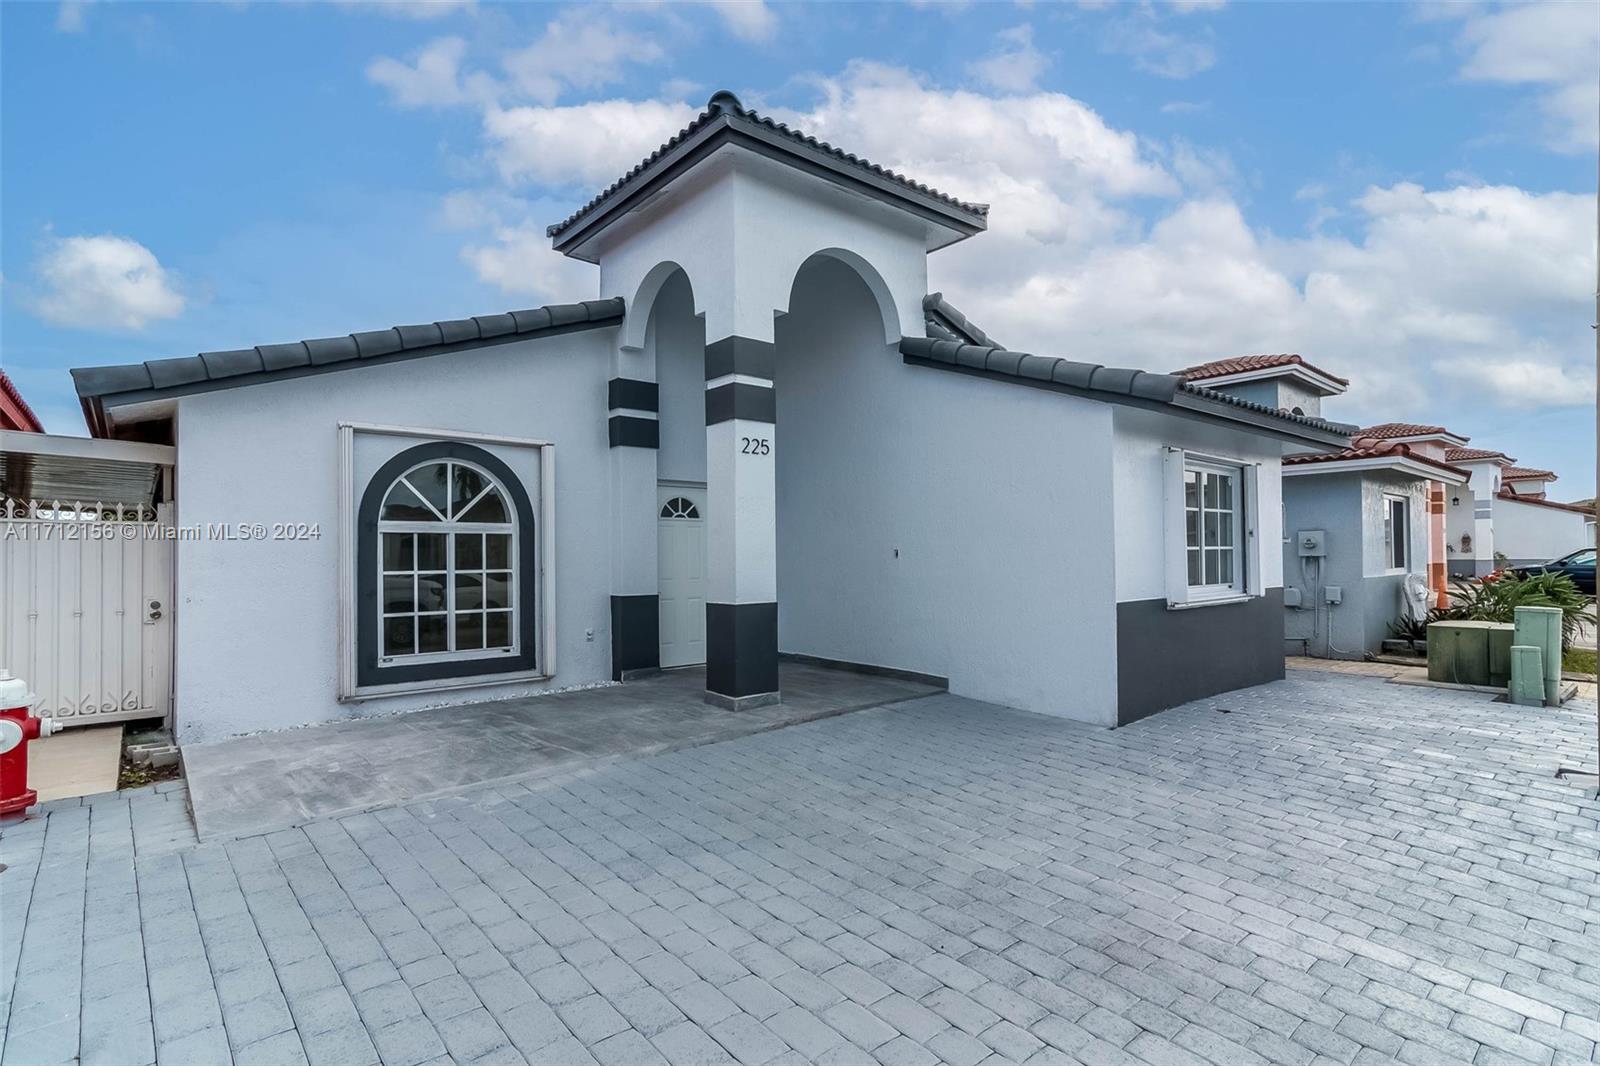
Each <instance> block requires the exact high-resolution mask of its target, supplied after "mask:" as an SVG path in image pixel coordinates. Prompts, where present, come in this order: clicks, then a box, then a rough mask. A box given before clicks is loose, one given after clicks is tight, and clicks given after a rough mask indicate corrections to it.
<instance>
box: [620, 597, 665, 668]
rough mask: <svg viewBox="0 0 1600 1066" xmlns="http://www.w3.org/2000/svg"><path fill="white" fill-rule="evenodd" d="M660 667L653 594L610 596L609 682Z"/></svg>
mask: <svg viewBox="0 0 1600 1066" xmlns="http://www.w3.org/2000/svg"><path fill="white" fill-rule="evenodd" d="M660 666H661V608H660V604H659V602H658V599H657V597H656V596H655V595H653V594H652V595H648V596H613V597H611V680H613V681H621V680H622V675H623V674H624V673H626V672H628V671H630V670H656V669H659V668H660Z"/></svg>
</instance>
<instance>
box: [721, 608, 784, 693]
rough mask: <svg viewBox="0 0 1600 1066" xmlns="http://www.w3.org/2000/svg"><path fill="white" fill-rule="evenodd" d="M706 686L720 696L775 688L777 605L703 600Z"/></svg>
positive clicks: (772, 690) (776, 682) (776, 672)
mask: <svg viewBox="0 0 1600 1066" xmlns="http://www.w3.org/2000/svg"><path fill="white" fill-rule="evenodd" d="M706 688H708V689H710V690H711V691H712V692H715V693H717V694H718V695H720V696H731V697H740V696H759V695H761V694H763V693H767V692H776V691H778V605H777V604H776V603H708V604H706Z"/></svg>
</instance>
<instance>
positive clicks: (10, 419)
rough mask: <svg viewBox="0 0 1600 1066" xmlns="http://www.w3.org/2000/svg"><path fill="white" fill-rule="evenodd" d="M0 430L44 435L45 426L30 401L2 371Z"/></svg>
mask: <svg viewBox="0 0 1600 1066" xmlns="http://www.w3.org/2000/svg"><path fill="white" fill-rule="evenodd" d="M0 429H20V430H23V431H24V432H27V433H43V432H44V424H43V423H41V422H40V421H39V416H38V415H36V414H34V413H33V408H31V407H29V406H28V401H27V400H24V399H23V398H22V393H20V392H18V391H17V387H16V385H14V384H12V382H11V378H10V376H9V375H7V374H6V372H5V371H4V370H0Z"/></svg>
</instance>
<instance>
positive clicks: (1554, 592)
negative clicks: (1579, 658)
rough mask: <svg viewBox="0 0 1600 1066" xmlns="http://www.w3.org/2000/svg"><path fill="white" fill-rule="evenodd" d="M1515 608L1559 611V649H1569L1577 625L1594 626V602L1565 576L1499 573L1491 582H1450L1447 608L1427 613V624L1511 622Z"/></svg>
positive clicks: (1438, 608) (1439, 608)
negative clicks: (1545, 608) (1585, 623)
mask: <svg viewBox="0 0 1600 1066" xmlns="http://www.w3.org/2000/svg"><path fill="white" fill-rule="evenodd" d="M1518 607H1557V608H1559V609H1560V610H1561V646H1562V647H1563V648H1567V647H1571V645H1572V642H1573V640H1574V639H1575V638H1576V637H1577V635H1578V625H1579V623H1580V622H1583V621H1587V622H1589V623H1590V624H1591V625H1592V624H1593V623H1594V620H1595V614H1594V609H1593V602H1592V601H1591V600H1590V599H1589V597H1588V596H1586V595H1584V594H1583V593H1582V592H1579V591H1578V586H1577V585H1575V584H1573V583H1572V578H1570V577H1568V576H1567V575H1566V574H1552V573H1544V574H1530V575H1528V576H1527V577H1522V576H1520V575H1518V574H1512V573H1507V574H1502V575H1500V576H1498V577H1497V578H1496V579H1495V580H1493V581H1468V580H1465V579H1463V578H1456V579H1454V580H1453V581H1451V582H1450V606H1448V607H1435V608H1434V609H1433V610H1431V611H1429V612H1428V621H1429V622H1514V621H1516V610H1517V608H1518Z"/></svg>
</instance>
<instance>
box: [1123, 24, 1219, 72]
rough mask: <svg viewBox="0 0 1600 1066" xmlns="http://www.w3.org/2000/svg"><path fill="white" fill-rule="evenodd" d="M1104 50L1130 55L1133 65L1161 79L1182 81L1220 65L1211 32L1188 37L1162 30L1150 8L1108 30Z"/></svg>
mask: <svg viewBox="0 0 1600 1066" xmlns="http://www.w3.org/2000/svg"><path fill="white" fill-rule="evenodd" d="M1101 48H1102V49H1103V50H1104V51H1107V52H1110V53H1112V54H1114V55H1125V56H1130V57H1132V59H1133V65H1134V66H1135V67H1138V68H1139V69H1140V70H1143V71H1145V72H1147V73H1150V74H1154V75H1156V76H1157V77H1159V78H1171V79H1173V80H1174V81H1181V80H1183V79H1185V78H1192V77H1194V76H1195V75H1196V74H1199V73H1201V72H1202V71H1207V70H1210V69H1211V68H1212V67H1214V66H1216V65H1217V49H1216V46H1215V45H1213V44H1212V43H1211V34H1210V32H1209V31H1204V32H1200V33H1196V34H1193V35H1185V34H1181V33H1173V32H1170V31H1167V30H1163V29H1161V28H1160V26H1159V23H1158V20H1157V18H1156V16H1155V15H1154V13H1153V10H1152V9H1150V8H1138V9H1135V11H1134V12H1133V13H1132V14H1130V15H1128V16H1127V17H1126V18H1122V19H1119V20H1118V21H1116V22H1113V23H1112V24H1111V25H1110V26H1109V27H1107V29H1106V32H1105V36H1104V38H1103V39H1102V41H1101Z"/></svg>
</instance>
